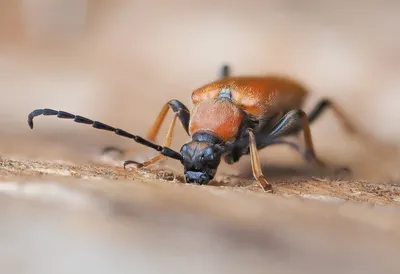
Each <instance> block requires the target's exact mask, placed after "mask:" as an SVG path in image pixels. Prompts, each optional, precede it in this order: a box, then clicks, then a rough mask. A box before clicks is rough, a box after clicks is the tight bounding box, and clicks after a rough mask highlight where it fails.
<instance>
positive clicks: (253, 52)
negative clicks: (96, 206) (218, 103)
mask: <svg viewBox="0 0 400 274" xmlns="http://www.w3.org/2000/svg"><path fill="white" fill-rule="evenodd" d="M399 18H400V2H399V1H372V0H367V1H365V0H364V1H361V0H353V1H321V0H306V1H298V0H280V1H277V0H276V1H274V0H266V1H260V0H251V1H250V0H249V1H242V0H241V1H239V0H231V1H179V0H175V1H170V0H164V1H148V0H146V1H134V0H132V1H105V0H87V1H84V0H13V1H6V0H2V1H0V92H1V100H0V114H1V115H0V125H1V126H0V130H1V132H0V134H1V140H2V145H1V147H2V150H3V152H5V151H7V152H12V150H14V149H18V148H20V146H19V145H18V142H23V143H24V145H27V144H29V142H31V141H32V142H33V140H34V139H36V140H40V142H39V143H35V144H36V145H35V149H36V150H37V151H40V150H45V149H46V148H47V145H46V142H50V141H51V142H58V143H59V144H62V146H63V147H64V148H67V149H74V148H79V149H80V150H84V149H87V151H90V152H91V153H93V152H95V151H98V149H99V148H101V146H102V145H108V144H118V145H120V146H122V147H125V146H128V144H130V141H129V140H125V139H123V138H121V137H118V136H114V135H112V134H110V133H107V132H101V131H96V130H92V129H90V128H88V127H85V126H83V125H78V124H74V123H72V122H68V121H61V120H58V119H55V118H49V117H40V118H38V119H37V120H36V128H35V130H34V131H31V130H30V129H29V128H28V125H27V123H26V118H27V115H28V113H29V112H30V111H32V110H33V109H35V108H43V107H49V108H55V109H60V110H65V111H69V112H72V113H76V114H80V115H82V116H86V117H88V118H92V119H95V120H100V121H103V122H105V123H108V124H111V125H113V126H116V127H120V128H123V129H125V130H128V131H130V132H133V133H136V134H139V135H145V133H146V131H147V129H148V128H149V127H150V126H151V125H152V122H153V121H154V119H155V118H156V116H157V114H158V112H159V111H160V109H161V108H162V106H163V104H164V103H166V102H167V101H168V100H170V99H179V100H181V101H182V102H183V103H185V104H188V106H190V95H191V92H192V91H193V90H194V89H195V88H197V87H199V86H201V85H203V84H205V83H207V82H208V81H211V80H214V79H215V78H216V77H217V76H218V72H219V69H220V66H221V65H222V64H223V63H228V64H230V65H231V66H232V69H233V74H236V75H239V74H267V73H280V74H286V75H290V76H293V77H296V78H297V79H299V80H300V81H302V82H304V83H305V84H306V85H307V86H308V87H309V88H310V90H311V92H312V95H311V96H310V98H309V101H308V103H307V106H306V107H307V109H306V110H308V109H310V108H311V107H312V105H313V104H314V103H315V102H317V100H318V99H320V98H322V97H330V98H332V99H333V100H335V101H336V102H337V103H339V104H340V105H341V106H342V107H343V108H344V109H345V111H346V112H347V113H348V114H349V116H350V117H351V119H353V120H354V121H355V122H357V123H358V124H359V126H360V128H361V129H362V130H363V131H364V132H365V133H367V134H370V135H371V136H373V137H375V138H377V139H378V140H379V141H380V142H382V143H384V144H387V145H390V146H393V147H391V148H390V149H389V150H387V149H386V150H382V151H381V150H379V149H375V148H372V145H371V144H366V143H363V142H362V140H361V139H360V138H359V137H354V136H348V135H346V134H345V133H344V131H343V130H342V129H341V128H340V127H339V126H338V123H337V121H336V120H335V119H334V116H333V115H332V114H331V113H330V112H327V113H326V114H325V115H324V116H323V117H322V118H321V119H320V120H318V122H316V123H315V124H314V125H313V127H312V131H313V135H314V138H315V141H314V142H315V145H316V148H317V151H318V153H319V154H320V155H322V157H324V158H325V159H327V161H330V162H337V163H345V164H346V163H350V164H352V165H354V166H355V167H356V169H357V167H359V169H358V171H359V172H358V176H359V177H360V178H364V177H365V178H370V179H371V178H373V179H390V180H392V179H397V178H398V171H397V167H398V163H399V162H400V161H398V159H399V158H398V156H397V152H396V149H397V146H398V144H399V143H400V127H399V126H398V124H399V120H400V109H399V107H398V102H399V99H400V93H399V91H400V78H399V76H400V52H399V48H400V47H399V46H400V36H399V35H398V32H399V24H400V19H399ZM169 117H171V116H169ZM164 129H165V127H164ZM175 136H176V139H175V140H174V143H173V146H174V148H176V149H179V148H180V146H181V145H182V143H183V142H184V141H185V140H187V139H188V137H187V136H185V135H184V131H183V130H182V129H181V128H179V127H178V129H177V130H176V134H175ZM10 141H13V142H14V143H13V142H10ZM159 141H160V142H161V141H162V137H161V136H160V138H159ZM137 149H138V151H139V150H143V148H142V147H140V146H137ZM273 151H275V154H274V156H273V157H272V156H271V155H273V154H272V153H273ZM378 154H379V157H378V156H377V155H378ZM59 157H62V155H60V156H59ZM279 157H283V158H285V160H293V159H295V160H296V161H299V160H301V159H300V157H299V156H298V155H296V154H294V153H293V152H291V151H290V150H288V149H285V148H271V149H268V150H265V151H263V153H262V158H263V159H265V161H266V162H270V163H277V159H278V158H279ZM243 162H244V165H246V166H248V164H249V162H248V159H244V160H243ZM383 163H385V164H383ZM357 165H359V166H357ZM234 168H236V167H234ZM377 169H379V170H380V172H378V173H376V172H375V171H374V170H377ZM375 175H376V176H375Z"/></svg>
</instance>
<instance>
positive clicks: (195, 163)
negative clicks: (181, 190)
mask: <svg viewBox="0 0 400 274" xmlns="http://www.w3.org/2000/svg"><path fill="white" fill-rule="evenodd" d="M221 154H222V149H221V147H220V146H219V145H216V144H214V143H209V142H204V141H191V142H189V143H187V144H185V145H183V146H182V148H181V155H182V157H183V160H182V163H183V166H184V174H185V178H186V182H187V183H189V184H198V185H203V184H208V182H210V181H211V180H212V179H213V178H214V176H215V173H216V172H217V168H218V166H219V163H220V161H221Z"/></svg>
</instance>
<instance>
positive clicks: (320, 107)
mask: <svg viewBox="0 0 400 274" xmlns="http://www.w3.org/2000/svg"><path fill="white" fill-rule="evenodd" d="M327 107H330V108H331V109H332V111H333V113H334V114H335V116H336V118H337V119H338V120H339V122H340V123H341V124H342V126H343V127H344V128H345V130H346V131H347V132H349V133H355V132H356V126H354V124H353V123H352V122H351V121H350V119H349V118H348V117H347V115H346V114H345V113H344V111H343V110H342V109H341V108H340V107H339V106H338V105H337V104H335V103H334V102H332V101H330V100H329V99H323V100H321V101H319V102H318V104H317V105H316V106H315V107H314V109H313V110H312V111H311V112H310V114H308V120H309V122H310V123H312V122H314V121H315V120H316V119H317V118H318V117H319V116H320V115H321V114H322V113H323V111H324V110H326V108H327Z"/></svg>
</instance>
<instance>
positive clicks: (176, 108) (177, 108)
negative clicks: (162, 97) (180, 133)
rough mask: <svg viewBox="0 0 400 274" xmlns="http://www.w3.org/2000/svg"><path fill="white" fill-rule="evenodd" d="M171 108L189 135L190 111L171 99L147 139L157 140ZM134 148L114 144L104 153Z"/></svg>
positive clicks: (127, 150)
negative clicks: (118, 146)
mask: <svg viewBox="0 0 400 274" xmlns="http://www.w3.org/2000/svg"><path fill="white" fill-rule="evenodd" d="M169 109H172V111H173V112H174V113H175V115H176V116H177V117H178V118H179V120H180V122H181V124H182V126H183V128H184V129H185V131H186V133H187V134H188V135H189V120H190V112H189V110H188V108H187V107H186V106H185V105H184V104H183V103H181V102H180V101H178V100H171V101H169V102H168V103H167V104H165V105H164V107H163V108H162V109H161V111H160V113H159V114H158V116H157V119H156V120H155V121H154V123H153V126H152V127H151V128H150V129H149V131H148V132H147V134H146V139H148V140H149V141H155V139H156V138H157V135H158V132H159V131H160V128H161V125H162V123H163V122H164V120H165V117H166V116H167V113H168V110H169ZM133 150H134V148H133V147H132V148H127V149H124V150H122V149H120V148H117V147H114V146H108V147H105V148H104V149H103V150H102V154H106V153H108V152H111V151H117V152H118V153H119V154H125V153H129V152H131V151H133Z"/></svg>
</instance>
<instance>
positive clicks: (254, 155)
mask: <svg viewBox="0 0 400 274" xmlns="http://www.w3.org/2000/svg"><path fill="white" fill-rule="evenodd" d="M248 133H249V146H250V158H251V168H252V170H253V176H254V178H255V179H257V180H258V182H259V183H260V185H261V187H262V188H263V190H264V191H266V192H270V193H272V185H271V184H270V183H269V182H268V181H267V180H266V179H265V177H264V174H263V173H262V170H261V164H260V158H259V156H258V150H257V143H256V138H255V136H254V133H253V130H252V129H248Z"/></svg>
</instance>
